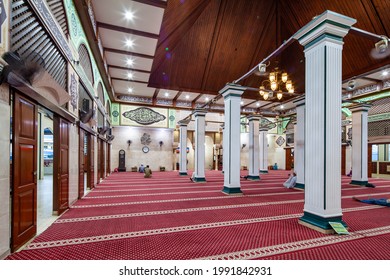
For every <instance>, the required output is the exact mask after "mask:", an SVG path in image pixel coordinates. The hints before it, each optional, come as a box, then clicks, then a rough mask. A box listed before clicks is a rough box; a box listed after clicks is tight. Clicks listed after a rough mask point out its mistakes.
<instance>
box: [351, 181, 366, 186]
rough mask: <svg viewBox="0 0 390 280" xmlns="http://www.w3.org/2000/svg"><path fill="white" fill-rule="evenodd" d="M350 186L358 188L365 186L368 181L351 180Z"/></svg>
mask: <svg viewBox="0 0 390 280" xmlns="http://www.w3.org/2000/svg"><path fill="white" fill-rule="evenodd" d="M350 184H351V185H359V186H365V185H367V184H368V181H357V180H352V181H351V182H350Z"/></svg>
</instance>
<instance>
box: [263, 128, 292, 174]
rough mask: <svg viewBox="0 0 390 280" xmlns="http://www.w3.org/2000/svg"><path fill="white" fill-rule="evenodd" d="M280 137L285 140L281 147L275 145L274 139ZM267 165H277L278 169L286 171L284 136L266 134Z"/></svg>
mask: <svg viewBox="0 0 390 280" xmlns="http://www.w3.org/2000/svg"><path fill="white" fill-rule="evenodd" d="M279 136H282V137H283V138H284V140H285V142H284V144H283V145H282V146H279V145H278V144H277V143H276V139H278V137H279ZM267 139H268V165H274V164H275V163H277V164H278V169H286V150H285V149H284V148H285V147H286V141H287V140H286V135H285V134H283V135H278V134H268V135H267Z"/></svg>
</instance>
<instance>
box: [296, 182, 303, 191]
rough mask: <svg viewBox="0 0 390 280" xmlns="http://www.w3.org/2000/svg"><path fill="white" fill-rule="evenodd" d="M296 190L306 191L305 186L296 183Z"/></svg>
mask: <svg viewBox="0 0 390 280" xmlns="http://www.w3.org/2000/svg"><path fill="white" fill-rule="evenodd" d="M295 188H297V189H302V190H304V189H305V184H302V183H296V184H295Z"/></svg>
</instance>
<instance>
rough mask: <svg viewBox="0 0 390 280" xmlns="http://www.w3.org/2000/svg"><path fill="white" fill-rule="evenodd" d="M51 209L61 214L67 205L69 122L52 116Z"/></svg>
mask: <svg viewBox="0 0 390 280" xmlns="http://www.w3.org/2000/svg"><path fill="white" fill-rule="evenodd" d="M53 124H54V165H53V183H54V191H53V210H54V211H55V212H57V213H58V215H60V214H62V213H63V212H64V211H65V210H66V209H68V207H69V123H68V122H67V121H65V120H64V119H62V118H60V117H58V116H54V123H53Z"/></svg>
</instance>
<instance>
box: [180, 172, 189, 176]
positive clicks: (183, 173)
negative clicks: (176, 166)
mask: <svg viewBox="0 0 390 280" xmlns="http://www.w3.org/2000/svg"><path fill="white" fill-rule="evenodd" d="M179 175H180V176H188V174H187V172H179Z"/></svg>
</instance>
